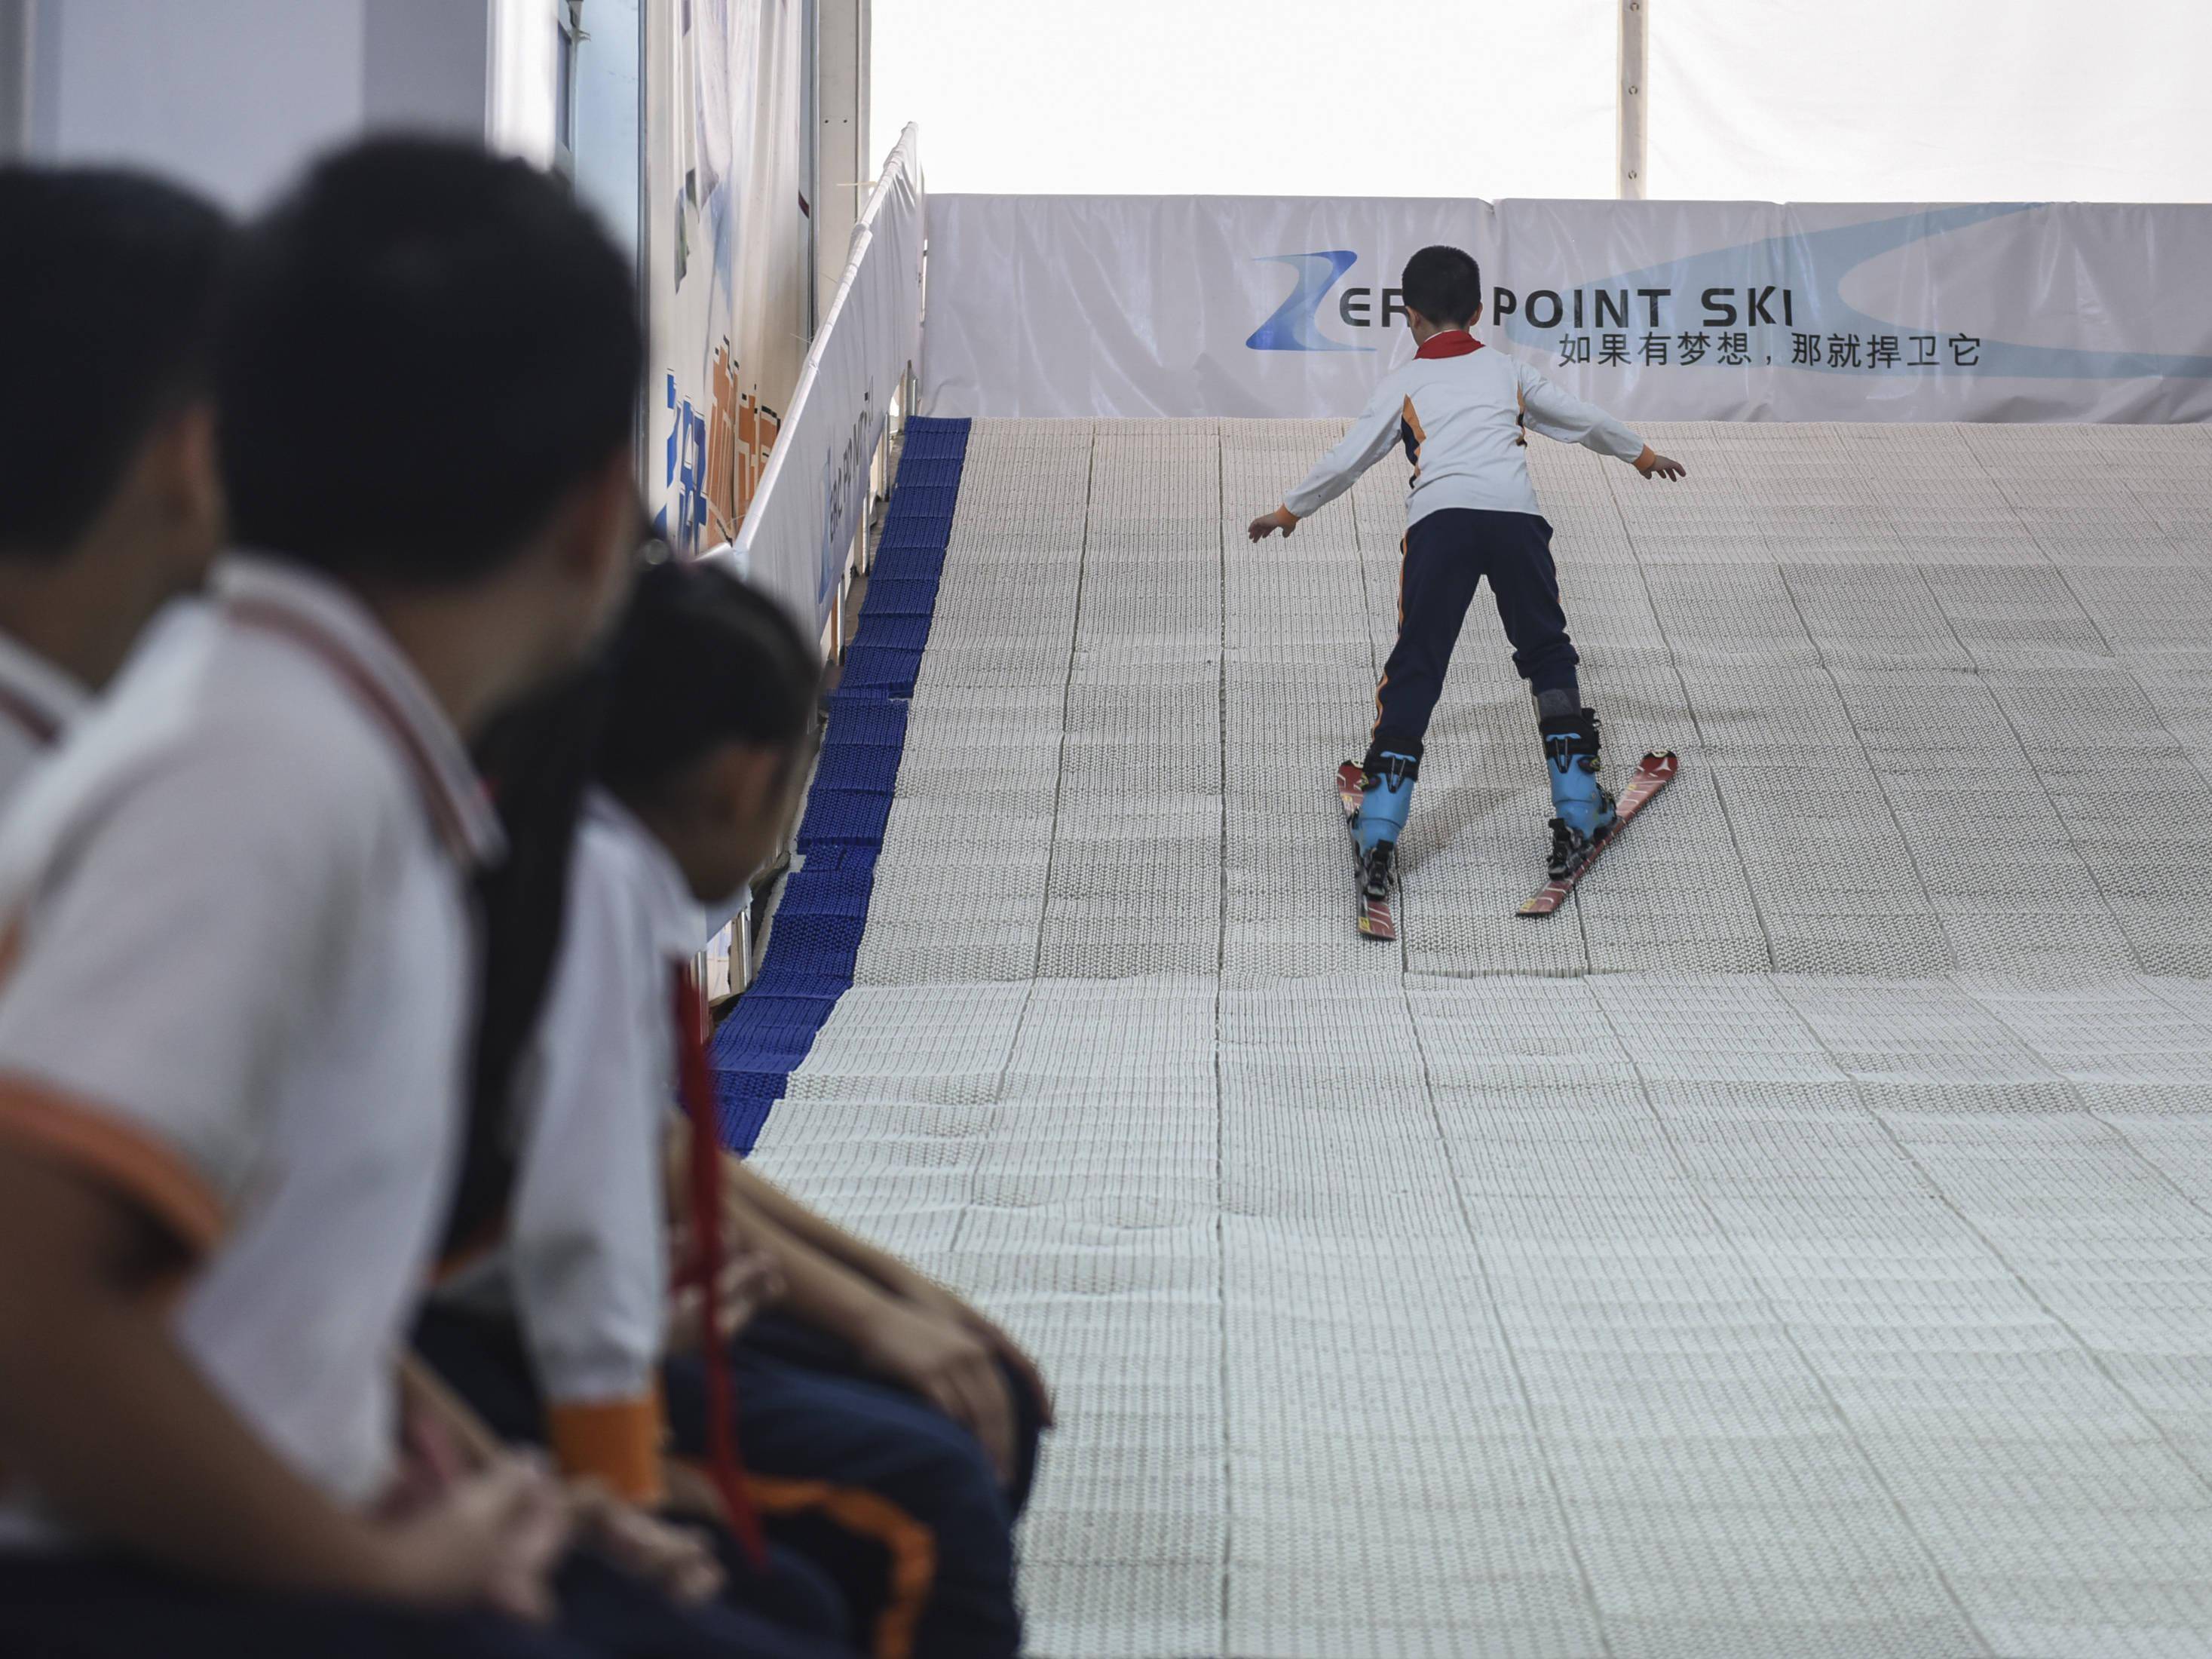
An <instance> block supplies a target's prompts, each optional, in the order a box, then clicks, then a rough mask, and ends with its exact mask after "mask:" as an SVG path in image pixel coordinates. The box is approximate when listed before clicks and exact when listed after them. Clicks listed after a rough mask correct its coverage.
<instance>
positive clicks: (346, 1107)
mask: <svg viewBox="0 0 2212 1659" xmlns="http://www.w3.org/2000/svg"><path fill="white" fill-rule="evenodd" d="M499 845H500V842H499V831H498V828H497V823H496V820H495V818H494V817H493V816H492V813H491V811H490V809H489V805H488V804H487V802H486V800H485V799H484V796H483V793H482V790H481V788H480V787H479V785H478V783H477V777H476V775H475V772H474V769H472V767H471V764H470V762H469V757H468V755H467V752H466V750H465V748H464V747H463V744H462V742H461V739H460V737H459V734H458V733H457V732H455V731H454V730H453V727H452V726H451V725H450V724H449V723H448V722H447V719H446V717H445V715H444V714H443V713H442V712H441V710H440V708H439V707H438V705H437V704H436V702H435V701H434V700H433V698H432V697H431V695H430V693H429V691H428V688H427V687H425V686H424V685H423V684H422V681H421V679H420V678H419V677H418V676H417V675H416V672H415V671H414V669H413V667H412V666H411V665H410V664H409V662H408V661H407V659H406V658H405V657H404V656H403V655H402V654H401V653H400V652H399V650H398V647H397V646H396V645H395V644H394V643H393V642H392V639H391V638H390V636H389V635H386V633H385V632H384V631H383V630H382V629H381V628H380V626H379V625H378V623H376V621H375V619H374V617H372V616H371V615H370V614H369V612H368V611H367V610H366V609H365V608H364V607H362V605H360V603H359V602H358V601H357V600H356V599H354V598H352V597H351V596H350V595H349V593H348V592H346V591H345V590H344V589H343V588H341V587H339V586H337V585H336V584H334V583H331V582H330V581H328V580H324V579H322V578H320V577H318V576H316V575H313V574H310V573H309V572H307V570H305V569H304V568H300V567H297V566H294V565H289V564H285V563H282V562H276V561H271V560H263V559H255V558H250V557H246V556H233V557H231V558H228V559H227V560H225V561H224V562H223V563H222V565H221V566H220V567H219V568H218V569H217V572H216V577H215V580H214V584H213V594H212V602H211V603H210V604H208V605H205V606H204V607H200V608H198V609H197V611H195V612H194V613H192V614H191V615H189V616H186V617H181V618H179V621H178V623H177V624H176V626H175V627H174V629H172V630H171V631H170V632H169V634H168V636H167V639H166V640H165V642H164V645H163V648H162V649H161V650H160V651H159V652H155V653H147V654H145V655H143V656H142V657H141V658H140V659H137V660H136V661H134V662H133V664H132V665H131V666H130V667H129V668H128V669H126V670H125V673H124V675H123V676H122V678H121V679H120V681H119V682H118V684H117V685H116V687H115V688H114V690H112V692H111V694H110V695H109V696H108V697H107V698H106V701H105V702H103V703H102V704H101V705H100V707H99V708H96V709H94V711H92V712H91V713H90V714H88V715H86V716H85V717H84V718H83V719H82V720H81V721H80V723H79V724H78V726H76V729H75V731H74V732H72V734H71V740H70V743H69V744H68V745H67V746H66V747H65V748H64V749H63V750H61V751H60V752H59V753H58V755H57V756H56V757H55V758H54V759H53V761H52V763H51V764H49V765H47V766H46V767H44V768H43V769H40V772H39V773H38V775H36V776H35V777H34V778H33V779H32V781H31V782H30V783H29V784H28V785H27V787H26V788H25V789H24V791H23V792H22V794H21V797H20V798H19V799H18V801H17V803H16V810H15V812H14V813H13V815H12V816H11V817H10V819H9V823H8V824H7V826H6V828H5V829H4V830H3V831H0V923H4V927H5V929H6V937H7V939H8V945H7V949H8V951H9V957H10V965H9V967H8V969H6V971H5V976H4V980H0V1135H4V1136H7V1137H9V1138H10V1139H14V1140H15V1141H16V1142H17V1143H19V1144H21V1145H24V1146H29V1147H32V1148H34V1149H37V1150H39V1151H40V1152H43V1153H44V1154H45V1155H46V1156H50V1157H54V1158H60V1159H63V1160H64V1161H66V1162H67V1163H69V1164H71V1165H73V1166H74V1167H75V1168H76V1169H77V1170H80V1171H81V1172H82V1173H83V1174H84V1175H86V1176H88V1177H89V1178H91V1179H93V1180H94V1181H97V1182H100V1183H102V1184H103V1185H105V1186H106V1187H108V1188H110V1189H112V1190H113V1191H115V1192H117V1193H119V1194H123V1195H124V1196H125V1197H126V1198H128V1199H129V1200H131V1202H133V1203H134V1204H135V1205H136V1206H137V1207H138V1208H139V1209H141V1210H142V1211H143V1212H145V1213H146V1214H147V1215H148V1216H149V1217H150V1218H153V1219H155V1221H157V1222H159V1223H161V1224H162V1225H164V1226H165V1227H166V1228H167V1231H169V1232H171V1233H172V1234H173V1236H174V1237H176V1238H177V1239H178V1240H179V1242H180V1243H183V1244H184V1245H185V1246H186V1247H187V1249H189V1250H190V1251H191V1256H192V1261H191V1267H190V1269H189V1271H188V1273H187V1275H186V1277H185V1282H184V1284H183V1286H182V1288H181V1290H180V1291H179V1293H178V1296H177V1297H176V1300H175V1301H174V1303H173V1305H172V1310H171V1313H170V1318H171V1320H172V1322H173V1330H174V1333H175V1335H176V1338H177V1340H178V1342H179V1346H181V1348H182V1349H183V1350H184V1352H185V1354H186V1356H187V1357H188V1358H190V1359H191V1362H192V1363H193V1364H196V1365H197V1367H198V1368H199V1369H200V1370H201V1371H202V1372H203V1373H204V1376H206V1377H207V1379H208V1380H209V1382H210V1383H211V1384H212V1385H213V1386H214V1387H215V1389H216V1391H217V1392H218V1393H220V1394H221V1395H222V1396H223V1398H224V1399H225V1400H227V1401H228V1402H229V1404H230V1406H231V1407H232V1408H233V1409H234V1411H235V1412H236V1413H238V1414H239V1416H240V1418H241V1419H243V1420H244V1421H245V1422H246V1425H248V1426H249V1427H250V1428H252V1430H253V1431H255V1432H257V1433H258V1434H259V1435H260V1436H261V1437H262V1438H263V1440H264V1442H265V1443H267V1444H268V1445H269V1446H270V1448H271V1449H272V1450H274V1451H275V1452H276V1455H278V1456H280V1457H281V1458H283V1460H284V1461H285V1462H287V1463H289V1465H290V1466H291V1467H292V1468H294V1469H295V1470H296V1471H297V1472H298V1473H299V1474H301V1476H302V1477H303V1478H305V1479H307V1480H310V1481H312V1482H313V1484H314V1485H316V1486H319V1487H320V1488H321V1489H322V1490H323V1491H324V1492H326V1493H328V1494H329V1495H330V1496H331V1498H333V1499H335V1500H337V1501H338V1502H340V1503H343V1504H356V1505H357V1504H365V1503H368V1502H369V1501H370V1500H372V1499H374V1498H376V1497H377V1496H378V1495H379V1494H380V1492H381V1491H382V1490H383V1489H384V1487H385V1486H386V1482H387V1480H388V1478H389V1476H390V1474H391V1471H392V1457H393V1453H394V1449H395V1443H396V1435H395V1416H396V1413H395V1402H394V1399H393V1368H394V1364H395V1361H396V1360H397V1359H398V1356H399V1353H400V1352H401V1349H402V1346H403V1344H404V1339H405V1334H406V1329H407V1325H408V1322H409V1319H410V1316H411V1313H412V1310H413V1308H414V1305H415V1302H416V1296H417V1293H418V1291H419V1289H420V1287H421V1285H422V1282H423V1279H424V1277H425V1274H426V1273H427V1270H428V1266H429V1263H430V1260H431V1255H432V1252H433V1249H434V1248H435V1242H436V1236H437V1231H438V1227H439V1225H440V1223H441V1221H442V1219H443V1217H444V1210H445V1206H446V1203H447V1198H448V1188H449V1187H450V1185H451V1182H452V1178H453V1173H454V1169H453V1166H454V1164H455V1162H456V1159H457V1156H458V1150H459V1121H460V1108H461V1103H462V1099H463V1074H464V1053H465V1036H466V1033H467V1030H468V1028H469V1024H470V1019H471V1005H472V1001H473V987H474V983H475V972H474V961H473V956H474V938H473V926H472V921H471V901H470V896H469V891H468V883H469V877H470V873H471V870H472V869H473V868H474V867H475V866H477V865H478V864H480V863H482V862H483V861H485V860H489V859H490V858H491V857H493V856H494V855H495V854H496V852H497V850H498V848H499ZM66 1536H67V1534H64V1532H63V1531H62V1530H61V1529H60V1528H59V1527H58V1524H57V1523H55V1522H53V1521H52V1520H51V1519H50V1518H49V1517H47V1516H45V1515H43V1514H42V1513H41V1512H40V1509H39V1507H38V1505H37V1504H36V1501H35V1498H34V1496H33V1495H32V1494H29V1493H27V1492H24V1491H23V1490H22V1489H21V1486H20V1485H19V1486H16V1487H15V1489H13V1490H10V1491H9V1492H7V1493H6V1494H5V1498H4V1502H0V1542H5V1543H8V1544H13V1545H18V1546H20V1545H23V1544H26V1543H32V1544H40V1543H45V1544H52V1543H54V1542H57V1541H62V1540H64V1539H65V1538H66Z"/></svg>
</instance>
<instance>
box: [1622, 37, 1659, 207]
mask: <svg viewBox="0 0 2212 1659" xmlns="http://www.w3.org/2000/svg"><path fill="white" fill-rule="evenodd" d="M1650 27H1651V0H1620V85H1619V86H1618V87H1617V88H1614V91H1615V93H1616V94H1618V97H1619V101H1620V178H1619V179H1618V180H1616V191H1615V193H1616V194H1618V195H1619V196H1620V199H1621V200H1622V201H1624V202H1640V201H1642V200H1643V199H1644V173H1645V167H1644V128H1645V123H1644V106H1645V105H1646V103H1647V102H1648V101H1649V100H1650V90H1651V88H1650V51H1649V48H1650Z"/></svg>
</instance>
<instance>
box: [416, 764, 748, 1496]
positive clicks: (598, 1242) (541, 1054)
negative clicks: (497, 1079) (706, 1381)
mask: <svg viewBox="0 0 2212 1659" xmlns="http://www.w3.org/2000/svg"><path fill="white" fill-rule="evenodd" d="M568 872H569V873H568V905H567V908H566V911H565V913H564V915H563V917H562V932H561V946H560V956H559V958H558V960H557V962H556V964H555V967H554V971H553V977H552V980H551V982H550V987H549V989H548V991H547V994H546V1000H545V1006H544V1009H543V1010H542V1011H541V1012H540V1014H539V1017H538V1031H537V1034H536V1036H535V1038H534V1040H533V1043H532V1052H531V1054H530V1056H529V1058H528V1060H527V1061H526V1064H525V1066H523V1067H522V1068H521V1069H520V1075H519V1079H518V1083H519V1087H518V1090H517V1108H518V1109H517V1121H518V1128H519V1131H520V1133H519V1135H518V1141H517V1155H518V1164H519V1169H518V1173H517V1179H516V1184H515V1190H514V1199H513V1207H512V1210H511V1212H510V1215H509V1218H508V1225H507V1235H506V1237H505V1241H504V1243H503V1244H502V1245H501V1248H500V1249H498V1250H497V1251H495V1253H494V1254H493V1255H490V1256H489V1257H486V1258H483V1259H481V1260H480V1261H478V1262H477V1263H475V1264H472V1265H471V1267H470V1268H469V1269H467V1270H465V1272H464V1273H463V1274H461V1275H460V1276H459V1278H458V1279H457V1280H456V1281H455V1283H454V1285H453V1289H452V1291H451V1292H450V1293H451V1294H453V1295H455V1296H456V1297H459V1298H461V1299H463V1300H465V1301H466V1302H467V1303H469V1304H471V1305H476V1306H480V1307H482V1306H493V1305H500V1304H509V1305H512V1306H513V1309H514V1310H515V1312H516V1313H517V1314H518V1315H519V1316H520V1321H521V1324H522V1330H523V1336H524V1340H525V1343H526V1346H527V1348H528V1350H529V1352H530V1357H531V1361H532V1369H533V1370H534V1371H535V1374H536V1376H537V1379H538V1387H539V1389H540V1390H541V1391H542V1392H543V1394H544V1396H545V1400H546V1406H547V1420H548V1428H549V1430H550V1438H551V1440H552V1442H553V1444H554V1447H555V1449H556V1452H557V1453H558V1454H559V1456H560V1460H561V1462H562V1466H563V1467H564V1468H566V1469H567V1470H568V1472H569V1473H571V1474H592V1475H597V1476H598V1477H599V1478H600V1479H601V1480H605V1482H606V1483H607V1484H608V1485H609V1486H611V1487H613V1488H614V1489H615V1490H616V1491H617V1492H623V1494H625V1495H626V1496H629V1497H632V1498H639V1499H647V1498H653V1497H655V1496H657V1495H658V1486H659V1469H660V1447H661V1443H662V1440H663V1437H664V1425H663V1419H662V1413H661V1408H660V1398H659V1363H660V1358H661V1352H662V1348H663V1346H664V1344H665V1340H666V1336H667V1309H668V1291H669V1264H668V1252H667V1243H666V1234H665V1202H664V1199H665V1188H664V1182H665V1174H664V1170H665V1164H664V1162H663V1149H664V1146H665V1137H666V1131H667V1129H668V1127H669V1124H670V1122H671V1120H672V1117H673V1115H674V1112H675V1104H676V1099H677V1050H676V1043H677V1031H676V1005H675V996H676V987H677V985H678V976H679V975H682V974H684V973H686V972H688V970H689V969H690V965H691V962H692V958H693V957H694V956H695V955H696V953H697V952H698V951H699V950H700V949H701V948H702V946H703V945H705V943H706V940H707V932H708V929H707V917H706V913H705V911H704V910H703V909H702V908H701V906H700V905H699V903H698V902H697V901H696V899H694V898H693V897H692V896H691V893H690V889H689V887H688V886H687V885H686V884H685V882H684V873H683V872H682V871H681V870H680V869H679V868H678V866H677V864H676V861H675V860H674V859H673V858H671V856H670V855H669V854H668V851H667V849H666V848H664V847H663V846H662V845H661V843H660V842H659V840H657V839H656V838H655V837H654V836H653V833H652V832H651V831H650V830H648V829H647V828H646V827H645V826H644V825H643V824H642V823H640V822H639V821H638V820H637V818H636V817H635V816H634V815H633V814H632V813H631V812H630V811H629V809H627V808H626V807H624V806H623V805H622V804H621V803H620V802H619V801H617V799H615V798H614V797H613V796H612V795H611V794H609V793H606V792H605V790H603V789H594V790H593V791H592V793H591V795H590V797H589V798H588V799H587V800H586V805H585V809H584V812H583V817H582V821H581V823H580V825H579V827H578V830H577V835H576V841H575V845H574V848H573V849H572V851H571V854H570V856H569V866H568Z"/></svg>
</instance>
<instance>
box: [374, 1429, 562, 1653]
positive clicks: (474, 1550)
mask: <svg viewBox="0 0 2212 1659" xmlns="http://www.w3.org/2000/svg"><path fill="white" fill-rule="evenodd" d="M570 1525H571V1517H570V1513H569V1509H568V1501H567V1495H566V1494H565V1493H564V1492H562V1489H561V1487H560V1486H559V1484H558V1483H557V1482H556V1481H555V1480H554V1479H553V1477H552V1476H551V1475H550V1474H548V1473H547V1472H546V1471H545V1470H544V1468H542V1467H541V1466H540V1465H539V1464H538V1462H536V1461H535V1460H532V1459H527V1458H513V1457H509V1458H504V1459H502V1460H501V1462H497V1463H495V1464H493V1465H492V1466H491V1467H489V1468H485V1469H482V1470H479V1471H477V1472H475V1473H473V1474H469V1475H466V1476H465V1477H464V1478H463V1479H461V1480H459V1481H456V1482H455V1483H454V1484H453V1486H448V1487H447V1489H446V1490H445V1491H443V1492H440V1493H438V1494H437V1496H436V1497H435V1498H434V1499H433V1500H432V1501H431V1502H430V1503H429V1504H427V1505H425V1506H424V1507H422V1509H420V1510H417V1511H416V1512H415V1513H414V1514H411V1515H410V1516H406V1517H405V1518H404V1519H402V1520H398V1521H392V1522H386V1523H384V1526H383V1528H382V1529H381V1530H382V1533H383V1537H382V1544H383V1547H384V1554H385V1556H386V1559H387V1561H388V1566H387V1571H386V1577H387V1580H388V1582H387V1583H386V1584H384V1585H383V1586H382V1588H383V1589H385V1591H386V1593H387V1594H389V1595H392V1596H393V1597H394V1598H395V1599H397V1600H399V1601H410V1602H413V1603H415V1604H416V1605H418V1606H424V1607H466V1606H471V1605H475V1606H480V1607H491V1608H492V1609H494V1610H495V1611H496V1612H499V1613H505V1614H506V1615H507V1617H508V1618H510V1619H520V1620H525V1621H526V1622H529V1623H533V1624H542V1623H544V1622H545V1621H546V1620H550V1618H551V1617H552V1616H553V1612H554V1601H553V1591H552V1588H551V1584H550V1578H551V1575H552V1571H553V1569H554V1567H555V1565H556V1564H557V1563H558V1562H559V1560H560V1559H561V1556H562V1553H563V1552H564V1551H565V1550H566V1549H567V1548H568V1538H569V1528H570Z"/></svg>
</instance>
